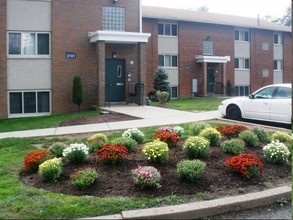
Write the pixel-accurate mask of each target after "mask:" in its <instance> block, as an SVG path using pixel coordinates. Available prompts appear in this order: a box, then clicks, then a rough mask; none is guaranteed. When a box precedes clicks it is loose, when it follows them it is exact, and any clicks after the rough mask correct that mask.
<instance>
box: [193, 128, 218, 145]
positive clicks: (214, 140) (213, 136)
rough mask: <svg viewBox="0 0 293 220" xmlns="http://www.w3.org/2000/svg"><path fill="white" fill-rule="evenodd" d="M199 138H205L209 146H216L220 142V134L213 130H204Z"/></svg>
mask: <svg viewBox="0 0 293 220" xmlns="http://www.w3.org/2000/svg"><path fill="white" fill-rule="evenodd" d="M199 136H201V137H204V138H206V139H207V140H209V141H210V145H211V146H217V145H218V144H219V143H220V140H221V137H222V135H221V133H220V132H218V131H217V130H216V129H215V128H205V129H203V130H202V131H201V132H200V133H199Z"/></svg>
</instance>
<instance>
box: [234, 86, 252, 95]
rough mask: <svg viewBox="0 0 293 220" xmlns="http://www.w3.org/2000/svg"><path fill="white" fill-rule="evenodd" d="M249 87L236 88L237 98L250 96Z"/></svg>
mask: <svg viewBox="0 0 293 220" xmlns="http://www.w3.org/2000/svg"><path fill="white" fill-rule="evenodd" d="M249 90H250V89H249V86H247V85H244V86H241V85H237V86H235V96H248V95H249V94H250V91H249Z"/></svg>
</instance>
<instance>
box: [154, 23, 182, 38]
mask: <svg viewBox="0 0 293 220" xmlns="http://www.w3.org/2000/svg"><path fill="white" fill-rule="evenodd" d="M159 24H162V25H164V28H163V30H164V34H159V31H158V36H159V37H162V36H163V37H170V38H178V24H177V23H171V22H158V26H159ZM166 24H169V25H171V27H172V25H176V27H177V35H172V28H171V30H170V33H171V34H170V35H166V34H165V25H166Z"/></svg>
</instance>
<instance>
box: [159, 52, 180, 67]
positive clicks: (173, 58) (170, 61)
mask: <svg viewBox="0 0 293 220" xmlns="http://www.w3.org/2000/svg"><path fill="white" fill-rule="evenodd" d="M158 62H159V66H161V67H178V56H177V55H159V56H158Z"/></svg>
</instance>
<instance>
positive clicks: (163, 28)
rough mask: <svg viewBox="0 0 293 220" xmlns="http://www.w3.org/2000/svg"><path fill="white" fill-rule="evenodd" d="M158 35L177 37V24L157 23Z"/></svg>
mask: <svg viewBox="0 0 293 220" xmlns="http://www.w3.org/2000/svg"><path fill="white" fill-rule="evenodd" d="M158 34H159V35H165V36H177V35H178V27H177V24H168V23H159V24H158Z"/></svg>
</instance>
